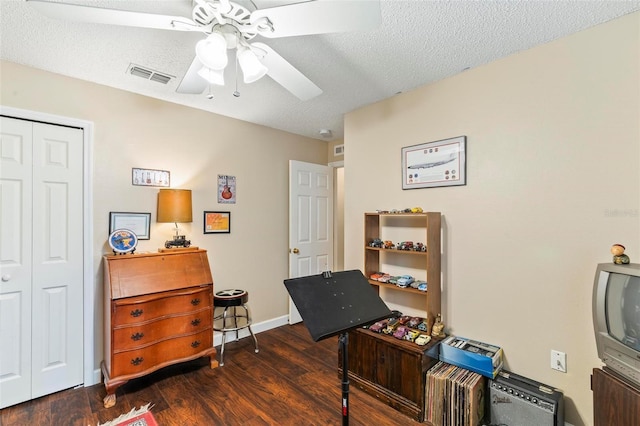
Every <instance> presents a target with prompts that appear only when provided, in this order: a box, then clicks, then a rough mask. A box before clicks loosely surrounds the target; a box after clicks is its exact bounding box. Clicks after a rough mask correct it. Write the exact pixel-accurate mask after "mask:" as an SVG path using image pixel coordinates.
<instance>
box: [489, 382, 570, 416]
mask: <svg viewBox="0 0 640 426" xmlns="http://www.w3.org/2000/svg"><path fill="white" fill-rule="evenodd" d="M487 403H488V405H489V407H488V412H489V416H490V417H489V420H490V425H501V426H503V425H504V426H533V425H535V426H564V395H563V393H562V392H561V391H559V390H558V389H554V388H551V387H550V386H547V385H544V384H542V383H539V382H536V381H535V380H531V379H528V378H526V377H522V376H518V375H517V374H514V373H510V372H508V371H505V370H502V371H501V372H500V373H499V374H498V376H496V378H495V379H494V380H489V398H488V401H487Z"/></svg>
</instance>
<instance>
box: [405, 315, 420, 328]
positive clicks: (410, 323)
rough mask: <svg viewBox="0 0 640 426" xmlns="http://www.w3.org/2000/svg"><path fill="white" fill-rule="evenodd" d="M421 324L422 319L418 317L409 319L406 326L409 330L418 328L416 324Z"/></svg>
mask: <svg viewBox="0 0 640 426" xmlns="http://www.w3.org/2000/svg"><path fill="white" fill-rule="evenodd" d="M421 322H422V318H420V317H411V319H410V320H409V321H408V322H407V325H408V326H409V327H411V328H416V327H418V324H420V323H421Z"/></svg>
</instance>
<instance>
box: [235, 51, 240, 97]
mask: <svg viewBox="0 0 640 426" xmlns="http://www.w3.org/2000/svg"><path fill="white" fill-rule="evenodd" d="M233 96H235V97H236V98H239V97H240V92H238V54H237V52H236V90H235V92H233Z"/></svg>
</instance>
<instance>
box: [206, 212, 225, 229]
mask: <svg viewBox="0 0 640 426" xmlns="http://www.w3.org/2000/svg"><path fill="white" fill-rule="evenodd" d="M230 232H231V212H204V233H205V234H228V233H230Z"/></svg>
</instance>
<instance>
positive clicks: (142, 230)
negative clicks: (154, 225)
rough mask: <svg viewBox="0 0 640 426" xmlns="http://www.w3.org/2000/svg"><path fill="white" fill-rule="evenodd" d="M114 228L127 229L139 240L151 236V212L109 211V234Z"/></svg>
mask: <svg viewBox="0 0 640 426" xmlns="http://www.w3.org/2000/svg"><path fill="white" fill-rule="evenodd" d="M116 229H128V230H130V231H132V232H133V233H134V234H136V236H137V237H138V239H139V240H148V239H150V238H151V231H150V229H151V213H121V212H110V213H109V235H111V233H113V231H115V230H116Z"/></svg>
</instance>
